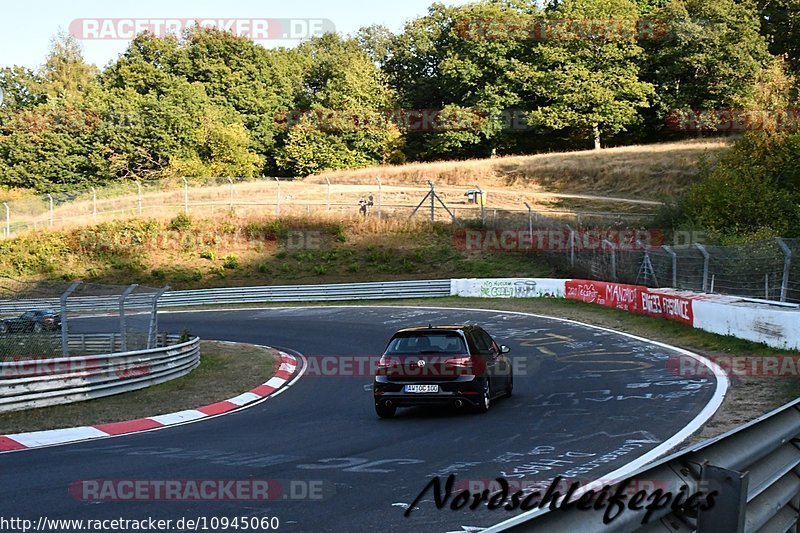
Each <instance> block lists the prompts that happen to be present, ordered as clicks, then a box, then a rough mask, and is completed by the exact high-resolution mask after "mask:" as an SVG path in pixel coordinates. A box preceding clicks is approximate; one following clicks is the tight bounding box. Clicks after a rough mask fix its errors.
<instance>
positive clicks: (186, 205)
mask: <svg viewBox="0 0 800 533" xmlns="http://www.w3.org/2000/svg"><path fill="white" fill-rule="evenodd" d="M181 179H182V180H183V212H184V213H185V214H187V215H188V214H189V182H188V181H187V180H186V178H185V177H184V176H181Z"/></svg>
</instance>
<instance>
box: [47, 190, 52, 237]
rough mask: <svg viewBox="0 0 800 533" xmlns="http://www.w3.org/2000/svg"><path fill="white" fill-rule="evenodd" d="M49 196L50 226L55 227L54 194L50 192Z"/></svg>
mask: <svg viewBox="0 0 800 533" xmlns="http://www.w3.org/2000/svg"><path fill="white" fill-rule="evenodd" d="M47 197H48V198H49V199H50V227H51V228H52V227H53V195H52V194H49V193H48V195H47Z"/></svg>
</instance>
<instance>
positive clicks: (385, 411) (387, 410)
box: [375, 402, 397, 418]
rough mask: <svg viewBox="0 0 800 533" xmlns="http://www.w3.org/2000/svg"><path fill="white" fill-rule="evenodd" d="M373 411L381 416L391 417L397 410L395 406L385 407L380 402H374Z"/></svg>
mask: <svg viewBox="0 0 800 533" xmlns="http://www.w3.org/2000/svg"><path fill="white" fill-rule="evenodd" d="M375 412H376V413H378V416H379V417H381V418H392V417H394V414H395V413H396V412H397V407H386V406H385V405H383V404H382V403H377V402H376V403H375Z"/></svg>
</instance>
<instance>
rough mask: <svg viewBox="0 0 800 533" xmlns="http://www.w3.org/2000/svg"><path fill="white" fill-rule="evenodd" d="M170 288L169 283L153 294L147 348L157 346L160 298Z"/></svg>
mask: <svg viewBox="0 0 800 533" xmlns="http://www.w3.org/2000/svg"><path fill="white" fill-rule="evenodd" d="M168 290H169V285H167V286H166V287H164V288H163V289H159V291H158V292H157V293H156V294H155V296H153V308H152V309H151V310H150V327H149V329H148V332H147V349H148V350H149V349H151V348H155V347H156V344H157V343H158V299H159V298H161V295H163V294H164V293H165V292H167V291H168Z"/></svg>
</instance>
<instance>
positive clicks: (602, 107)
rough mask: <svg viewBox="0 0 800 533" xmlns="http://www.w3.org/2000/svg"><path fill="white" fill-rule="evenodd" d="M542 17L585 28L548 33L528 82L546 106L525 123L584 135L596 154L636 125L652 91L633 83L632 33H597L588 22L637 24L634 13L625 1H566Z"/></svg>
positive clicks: (636, 51)
mask: <svg viewBox="0 0 800 533" xmlns="http://www.w3.org/2000/svg"><path fill="white" fill-rule="evenodd" d="M548 14H549V16H550V17H552V18H555V19H567V20H570V19H573V20H575V19H577V20H580V19H585V20H586V21H587V24H585V25H580V27H579V29H578V30H577V31H573V30H570V29H567V30H565V32H564V33H563V34H554V36H553V38H552V39H549V40H548V41H546V42H544V43H542V44H541V46H539V47H538V48H537V53H538V54H539V56H540V65H539V70H538V71H535V72H533V73H532V75H531V78H532V80H534V82H535V83H536V85H537V90H538V91H539V94H540V95H541V96H542V97H543V98H544V99H545V100H546V103H545V104H544V105H542V106H541V107H539V108H538V109H536V110H534V111H533V112H531V114H530V121H531V122H532V123H534V124H539V125H541V126H545V127H549V128H553V129H563V128H571V129H573V130H577V131H578V132H581V133H588V134H589V135H590V136H591V138H592V139H593V141H594V147H595V149H598V148H600V146H601V140H602V137H603V136H605V135H610V134H615V133H617V132H620V131H624V130H625V129H626V127H627V126H629V125H631V124H634V123H636V122H637V120H639V118H640V115H639V110H640V109H641V108H645V107H648V106H649V97H650V96H652V94H653V87H652V85H651V84H649V83H647V82H644V81H642V80H641V79H640V78H639V66H638V63H637V62H638V60H639V58H640V57H641V55H642V53H643V50H642V48H641V47H640V46H639V45H638V44H637V42H636V34H635V32H624V31H618V30H617V29H616V28H617V26H616V25H612V24H609V25H608V26H604V27H601V28H599V31H598V29H595V27H594V26H592V24H589V22H590V21H592V20H604V21H608V20H619V21H620V25H622V24H624V23H625V22H626V21H632V20H636V19H638V15H639V13H638V8H637V6H636V4H634V3H633V2H631V1H629V0H566V1H564V2H561V3H559V4H558V6H557V7H556V8H555V9H553V10H552V11H551V12H549V13H548ZM587 29H588V31H585V30H587Z"/></svg>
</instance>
